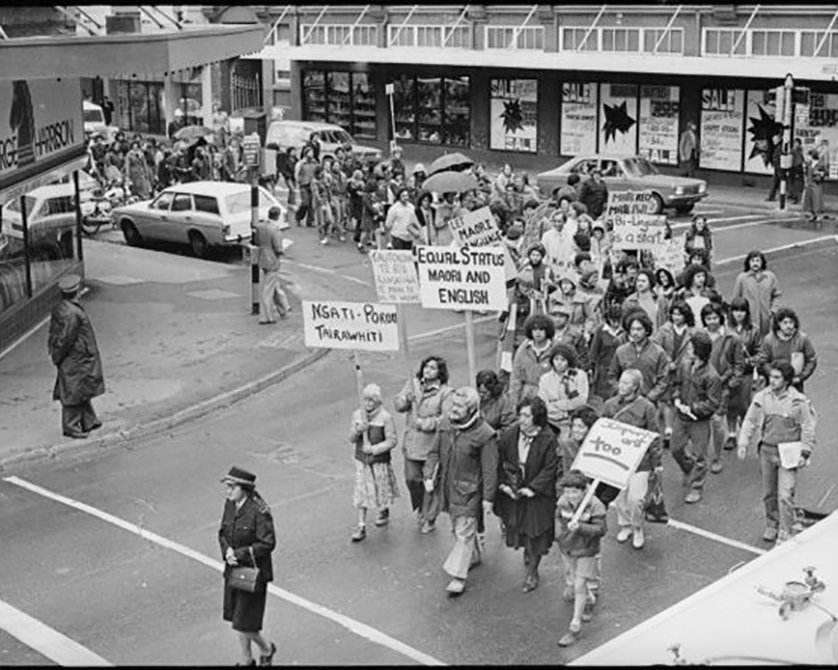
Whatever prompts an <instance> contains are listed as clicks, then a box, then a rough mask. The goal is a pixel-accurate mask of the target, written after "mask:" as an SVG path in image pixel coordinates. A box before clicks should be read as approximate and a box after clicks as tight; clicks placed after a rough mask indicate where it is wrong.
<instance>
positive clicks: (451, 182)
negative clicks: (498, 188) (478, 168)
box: [422, 170, 478, 193]
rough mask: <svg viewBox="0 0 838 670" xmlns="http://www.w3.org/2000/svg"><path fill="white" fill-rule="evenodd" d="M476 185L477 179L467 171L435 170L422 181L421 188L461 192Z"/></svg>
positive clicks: (438, 191)
mask: <svg viewBox="0 0 838 670" xmlns="http://www.w3.org/2000/svg"><path fill="white" fill-rule="evenodd" d="M477 187H478V184H477V179H475V177H474V175H473V174H471V173H468V172H456V171H454V170H449V171H447V172H437V173H436V174H434V175H431V176H430V177H428V178H427V179H426V180H425V181H424V182H422V188H423V189H425V190H428V191H436V192H437V193H463V192H465V191H472V190H474V189H476V188H477Z"/></svg>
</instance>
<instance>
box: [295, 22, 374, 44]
mask: <svg viewBox="0 0 838 670" xmlns="http://www.w3.org/2000/svg"><path fill="white" fill-rule="evenodd" d="M302 34H303V40H302V41H301V46H311V45H318V46H334V47H339V46H343V45H344V44H345V45H347V46H375V45H376V44H377V40H378V26H377V25H375V24H374V23H361V24H358V25H352V24H348V23H337V24H336V23H321V24H319V25H313V24H303V25H302Z"/></svg>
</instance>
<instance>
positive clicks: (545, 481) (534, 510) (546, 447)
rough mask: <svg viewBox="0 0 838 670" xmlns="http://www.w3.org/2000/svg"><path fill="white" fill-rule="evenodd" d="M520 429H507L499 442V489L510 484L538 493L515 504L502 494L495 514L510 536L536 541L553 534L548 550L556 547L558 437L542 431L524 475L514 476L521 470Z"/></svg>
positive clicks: (496, 500) (533, 443)
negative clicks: (545, 535) (524, 537)
mask: <svg viewBox="0 0 838 670" xmlns="http://www.w3.org/2000/svg"><path fill="white" fill-rule="evenodd" d="M520 434H521V429H520V427H519V426H517V425H515V426H512V427H510V428H507V429H506V430H505V431H504V432H503V433H502V434H501V436H500V438H499V439H498V485H499V486H500V484H506V485H507V486H511V487H512V488H513V490H515V489H521V488H529V489H531V490H532V492H533V493H535V496H533V497H532V498H525V497H523V496H521V497H520V498H518V500H513V499H512V498H510V497H509V496H508V495H506V494H505V493H503V492H501V493H498V495H497V496H496V497H495V508H494V509H495V514H497V515H498V516H499V517H500V518H501V519H503V522H504V524H505V525H506V528H507V533H509V532H512V533H514V534H521V535H525V536H526V537H530V538H536V537H538V536H539V535H541V534H542V533H549V534H550V537H549V542H547V543H546V544H547V546H549V545H550V544H552V543H553V536H554V533H555V516H556V476H557V472H558V468H559V457H558V452H557V451H556V436H555V435H554V434H553V432H552V431H551V430H549V429H548V428H542V429H541V431H540V432H539V433H538V434H537V435H536V436H535V437H534V438H533V441H532V444H531V445H530V451H529V453H528V454H527V460H526V463H525V464H524V469H523V473H521V474H520V475H517V476H516V475H514V474H513V473H516V470H518V469H519V463H518V438H519V435H520Z"/></svg>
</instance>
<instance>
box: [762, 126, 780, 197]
mask: <svg viewBox="0 0 838 670" xmlns="http://www.w3.org/2000/svg"><path fill="white" fill-rule="evenodd" d="M768 146H770V147H772V149H771V167H773V168H774V177H773V179H772V180H771V191H769V193H768V197H767V198H766V199H765V200H766V201H767V202H774V197H775V196H776V195H777V192H778V191H779V190H780V182H781V181H782V180H783V168H782V167H781V159H782V157H783V138H782V137H781V136H780V135H779V134H778V135H774V136H773V137H772V138H771V144H769V145H768Z"/></svg>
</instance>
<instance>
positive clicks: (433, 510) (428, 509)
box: [404, 456, 440, 523]
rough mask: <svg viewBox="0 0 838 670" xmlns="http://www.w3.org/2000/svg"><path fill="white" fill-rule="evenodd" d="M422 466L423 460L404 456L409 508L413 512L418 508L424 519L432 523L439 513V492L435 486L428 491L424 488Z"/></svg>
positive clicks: (423, 464)
mask: <svg viewBox="0 0 838 670" xmlns="http://www.w3.org/2000/svg"><path fill="white" fill-rule="evenodd" d="M424 466H425V461H417V460H414V459H412V458H408V457H407V456H405V458H404V483H405V485H406V486H407V490H408V493H409V494H410V506H411V509H412V510H413V511H414V512H415V511H417V510H419V512H420V514H421V515H422V516H423V517H424V518H425V520H426V521H430V522H431V523H433V522H434V521H436V518H437V516H438V515H439V506H440V500H439V492H438V490H437V488H436V487H435V488H434V490H433V491H431V492H430V493H428V492H427V491H426V490H425V484H424V483H423V481H424V476H423V470H424ZM436 486H437V487H438V486H439V485H438V484H437V485H436Z"/></svg>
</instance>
